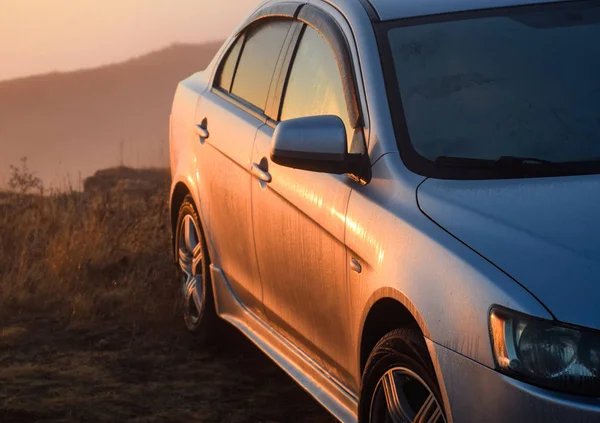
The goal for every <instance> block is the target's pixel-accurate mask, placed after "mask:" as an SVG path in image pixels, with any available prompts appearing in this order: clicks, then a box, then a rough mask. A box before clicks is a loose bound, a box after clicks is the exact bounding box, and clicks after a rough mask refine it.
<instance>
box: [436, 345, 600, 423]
mask: <svg viewBox="0 0 600 423" xmlns="http://www.w3.org/2000/svg"><path fill="white" fill-rule="evenodd" d="M428 343H429V347H430V348H432V349H433V350H434V351H435V355H436V356H437V361H438V363H437V364H438V365H439V369H438V371H439V374H440V375H441V378H442V379H443V383H444V385H445V393H446V399H447V407H448V406H449V407H450V410H451V414H452V421H453V422H454V423H470V422H473V423H481V422H486V423H513V422H527V423H537V422H544V423H552V422H556V423H559V422H560V423H563V422H569V423H599V422H600V398H586V397H580V396H574V395H568V394H562V393H558V392H553V391H549V390H547V389H542V388H538V387H535V386H532V385H529V384H527V383H524V382H521V381H519V380H516V379H513V378H510V377H508V376H505V375H503V374H501V373H498V372H497V371H495V370H492V369H490V368H488V367H485V366H483V365H481V364H479V363H477V362H475V361H473V360H471V359H469V358H466V357H465V356H463V355H460V354H458V353H456V352H454V351H452V350H450V349H448V348H445V347H442V346H440V345H437V344H434V343H432V342H431V341H428ZM442 391H444V387H443V388H442Z"/></svg>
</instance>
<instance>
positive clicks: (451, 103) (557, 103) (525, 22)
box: [380, 1, 600, 166]
mask: <svg viewBox="0 0 600 423" xmlns="http://www.w3.org/2000/svg"><path fill="white" fill-rule="evenodd" d="M380 34H382V36H381V37H380V39H382V38H383V39H385V41H384V49H383V50H382V52H383V53H382V54H383V55H384V56H385V55H386V51H387V55H388V56H390V55H391V60H390V59H389V58H388V59H387V60H388V61H389V66H390V69H389V70H388V78H389V77H391V79H394V78H395V80H394V81H392V82H393V83H391V84H390V83H388V84H387V85H388V87H390V88H391V89H392V90H394V91H397V92H395V93H391V95H396V96H397V97H398V98H397V102H396V104H397V105H398V107H396V108H394V107H392V112H393V115H394V119H395V120H401V121H402V124H401V125H400V127H402V129H403V131H404V133H403V134H402V135H403V136H404V137H405V138H407V139H409V140H410V145H411V147H412V149H413V150H414V152H416V153H418V156H420V159H426V160H427V161H434V162H435V161H436V160H437V163H442V164H443V163H451V164H453V165H460V160H461V159H470V160H469V161H467V160H465V163H470V164H472V163H473V159H483V160H486V161H490V162H494V163H496V164H498V160H499V159H501V158H503V157H504V158H506V156H509V157H510V158H512V159H517V160H512V161H510V162H511V163H515V162H516V161H518V160H521V163H524V161H523V160H524V159H525V162H526V163H528V164H530V165H533V164H535V165H539V166H544V165H547V164H548V163H552V164H555V163H563V164H564V163H567V162H568V163H570V164H573V163H575V164H576V163H580V162H587V164H590V162H598V161H600V3H599V2H597V1H593V2H590V1H588V2H578V3H566V4H565V3H561V4H559V5H548V4H547V5H541V6H539V5H538V6H534V7H527V8H507V9H501V10H496V11H493V12H490V11H485V12H470V13H468V14H451V15H445V16H443V17H435V18H429V19H427V18H425V19H421V18H420V19H413V20H400V21H395V22H391V23H390V22H388V23H386V24H385V25H384V26H383V27H382V31H381V32H380ZM385 61H386V59H385V58H384V64H385ZM400 137H401V135H399V138H400ZM440 158H442V159H451V160H449V161H448V160H446V161H444V160H442V161H441V162H440V160H439V159H440ZM500 162H502V160H500Z"/></svg>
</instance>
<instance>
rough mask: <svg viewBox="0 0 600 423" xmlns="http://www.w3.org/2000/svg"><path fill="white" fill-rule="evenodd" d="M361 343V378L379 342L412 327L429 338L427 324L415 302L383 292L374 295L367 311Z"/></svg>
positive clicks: (392, 291) (390, 291) (388, 290)
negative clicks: (400, 330) (391, 333)
mask: <svg viewBox="0 0 600 423" xmlns="http://www.w3.org/2000/svg"><path fill="white" fill-rule="evenodd" d="M361 322H362V326H361V329H360V335H359V338H358V339H359V342H358V348H359V351H358V357H359V366H360V368H359V370H360V372H359V374H362V372H363V371H364V368H365V365H366V363H367V359H368V358H369V354H371V351H373V348H374V347H375V345H376V344H377V342H379V340H380V339H381V338H382V337H383V336H384V335H386V334H387V333H388V332H391V331H392V330H394V329H399V328H401V327H406V326H412V327H415V328H417V329H418V330H419V331H420V332H421V333H422V334H423V336H425V337H426V338H429V337H430V333H429V329H428V328H427V325H426V324H425V321H424V319H423V317H422V316H421V314H420V313H419V311H418V310H417V308H416V307H415V305H414V304H413V303H412V301H411V300H410V299H409V298H408V297H407V296H406V295H404V294H403V293H402V292H400V291H399V290H397V289H394V288H389V287H385V288H381V289H379V290H378V291H376V292H375V293H374V294H373V295H371V297H370V299H369V301H368V302H367V306H366V307H365V308H364V312H363V318H362V319H361Z"/></svg>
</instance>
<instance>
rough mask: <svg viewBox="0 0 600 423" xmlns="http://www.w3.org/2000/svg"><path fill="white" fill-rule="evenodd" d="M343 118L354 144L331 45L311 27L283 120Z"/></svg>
mask: <svg viewBox="0 0 600 423" xmlns="http://www.w3.org/2000/svg"><path fill="white" fill-rule="evenodd" d="M322 115H335V116H339V117H340V118H341V119H342V121H343V122H344V125H345V126H346V131H347V134H348V140H349V141H350V140H352V134H353V133H354V129H353V128H352V127H351V125H350V124H349V122H350V119H349V117H348V109H347V107H346V100H345V97H344V91H343V85H342V78H341V76H340V72H339V70H338V65H337V62H336V60H335V57H334V56H333V53H332V51H331V49H330V47H329V44H328V43H327V41H325V39H323V37H321V36H320V35H319V34H318V33H317V32H316V31H315V30H314V29H313V28H311V27H309V26H307V27H305V29H304V33H303V35H302V37H301V39H300V44H299V45H298V50H297V51H296V55H295V58H294V62H293V65H292V68H291V71H290V75H289V79H288V83H287V88H286V91H285V94H284V98H283V103H282V107H281V114H280V120H282V121H283V120H287V119H293V118H298V117H306V116H322Z"/></svg>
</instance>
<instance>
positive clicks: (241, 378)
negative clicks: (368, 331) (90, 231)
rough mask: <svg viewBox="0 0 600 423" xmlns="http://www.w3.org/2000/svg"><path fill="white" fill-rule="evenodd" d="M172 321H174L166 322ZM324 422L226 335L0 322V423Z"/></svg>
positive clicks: (264, 362) (277, 374)
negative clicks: (206, 338)
mask: <svg viewBox="0 0 600 423" xmlns="http://www.w3.org/2000/svg"><path fill="white" fill-rule="evenodd" d="M174 323H175V322H174ZM38 421H52V422H126V421H127V422H231V423H233V422H289V423H291V422H298V423H300V422H306V423H309V422H315V423H318V422H324V423H325V422H331V423H333V422H334V421H335V419H333V418H332V417H331V416H329V415H328V413H327V412H326V411H325V410H324V409H322V408H321V406H320V405H319V404H317V403H316V402H315V401H314V400H313V399H312V398H310V397H309V395H308V394H306V393H305V392H304V391H303V390H302V389H301V388H300V387H299V386H297V385H296V384H295V383H294V382H293V381H292V380H291V379H290V378H289V377H288V376H287V375H286V374H285V373H284V372H283V371H281V370H280V369H279V368H278V367H277V366H276V365H275V364H273V363H272V362H271V361H269V360H268V359H267V358H266V356H264V355H263V354H262V352H260V351H259V350H258V349H256V348H255V347H254V345H252V344H251V343H250V341H248V340H246V339H245V338H244V337H243V336H242V335H241V334H239V333H237V332H236V331H235V329H233V328H230V327H229V326H224V330H223V332H222V335H221V339H220V340H218V341H217V342H216V343H214V344H212V345H210V346H208V347H200V346H198V345H197V344H195V342H194V340H193V338H192V337H190V336H189V335H188V334H187V333H185V330H184V329H183V328H182V325H175V326H173V330H172V331H169V332H166V331H164V330H159V331H148V330H143V329H140V328H136V327H120V326H115V325H114V324H113V325H110V324H109V325H106V326H104V327H98V325H95V326H93V327H89V326H88V327H86V325H81V326H78V325H73V324H67V325H65V323H64V322H60V321H56V320H52V319H49V318H47V317H43V316H37V317H35V318H33V317H28V318H21V319H14V320H13V321H12V322H8V321H6V322H4V323H3V324H2V325H1V326H0V422H2V423H16V422H19V423H20V422H23V423H26V422H27V423H28V422H38Z"/></svg>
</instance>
